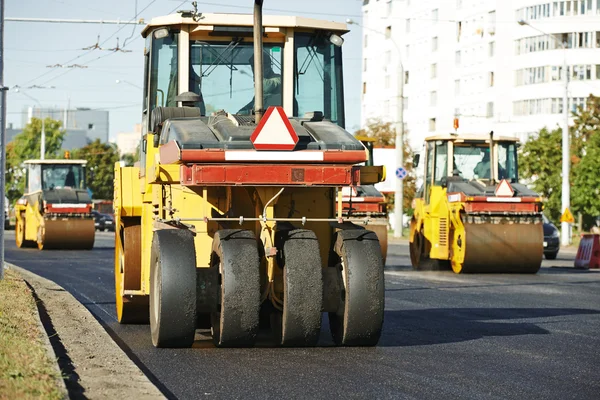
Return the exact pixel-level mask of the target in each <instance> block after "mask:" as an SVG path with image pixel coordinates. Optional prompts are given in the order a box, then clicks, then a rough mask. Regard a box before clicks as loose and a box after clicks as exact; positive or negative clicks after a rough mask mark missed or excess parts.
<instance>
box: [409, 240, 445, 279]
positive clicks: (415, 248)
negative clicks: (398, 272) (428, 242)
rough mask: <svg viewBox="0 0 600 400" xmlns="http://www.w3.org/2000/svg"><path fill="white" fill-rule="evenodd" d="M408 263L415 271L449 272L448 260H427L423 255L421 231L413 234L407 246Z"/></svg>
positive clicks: (426, 255) (423, 247) (427, 257)
mask: <svg viewBox="0 0 600 400" xmlns="http://www.w3.org/2000/svg"><path fill="white" fill-rule="evenodd" d="M409 251H410V261H411V264H412V267H413V269H414V270H415V271H449V270H451V267H450V262H449V261H448V260H438V259H435V258H429V254H425V236H424V235H423V231H420V232H418V233H415V236H414V239H413V241H412V242H410V244H409Z"/></svg>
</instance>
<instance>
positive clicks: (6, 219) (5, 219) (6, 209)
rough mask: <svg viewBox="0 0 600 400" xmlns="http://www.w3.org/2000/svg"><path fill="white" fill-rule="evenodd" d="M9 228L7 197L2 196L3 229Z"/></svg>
mask: <svg viewBox="0 0 600 400" xmlns="http://www.w3.org/2000/svg"><path fill="white" fill-rule="evenodd" d="M9 228H10V220H9V219H8V197H6V196H5V197H4V230H7V229H9Z"/></svg>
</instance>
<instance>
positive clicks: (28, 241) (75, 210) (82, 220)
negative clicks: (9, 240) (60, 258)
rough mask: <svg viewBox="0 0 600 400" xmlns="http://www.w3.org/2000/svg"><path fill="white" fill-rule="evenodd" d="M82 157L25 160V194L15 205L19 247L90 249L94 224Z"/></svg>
mask: <svg viewBox="0 0 600 400" xmlns="http://www.w3.org/2000/svg"><path fill="white" fill-rule="evenodd" d="M86 163H87V162H86V161H85V160H28V161H26V162H25V167H26V171H27V182H26V193H25V194H24V195H23V197H22V198H21V199H20V200H19V201H18V202H17V204H16V205H15V217H16V226H15V240H16V244H17V246H18V247H36V246H37V247H38V248H39V249H40V250H42V249H91V248H92V247H93V246H94V238H95V225H94V219H93V217H92V214H91V211H92V201H91V198H90V197H89V195H88V193H87V190H86V185H85V165H86Z"/></svg>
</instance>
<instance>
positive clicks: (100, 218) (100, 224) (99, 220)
mask: <svg viewBox="0 0 600 400" xmlns="http://www.w3.org/2000/svg"><path fill="white" fill-rule="evenodd" d="M92 215H93V216H94V225H95V226H96V230H98V231H103V230H104V229H105V219H104V215H103V214H100V213H99V212H98V211H96V210H92ZM113 226H114V224H113Z"/></svg>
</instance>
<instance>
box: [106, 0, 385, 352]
mask: <svg viewBox="0 0 600 400" xmlns="http://www.w3.org/2000/svg"><path fill="white" fill-rule="evenodd" d="M259 3H260V5H259ZM260 6H262V2H258V1H257V2H256V5H255V7H260ZM260 19H261V18H258V19H254V18H253V16H252V15H238V14H202V15H201V16H200V14H199V13H196V12H185V13H183V14H176V15H169V16H165V17H159V18H155V19H153V20H152V22H151V23H150V24H149V25H148V26H147V27H146V28H145V29H144V30H143V32H142V35H143V36H144V37H145V38H146V42H147V45H146V49H145V59H144V61H145V68H146V74H145V82H144V93H145V96H144V105H143V107H142V108H143V110H144V113H143V115H142V121H143V126H142V137H141V145H140V161H139V163H136V165H135V166H129V167H127V166H122V165H121V164H120V163H117V164H116V165H115V191H114V193H115V194H114V202H113V205H114V209H115V224H116V235H115V291H116V309H117V317H118V320H119V322H121V323H148V322H149V323H150V331H151V335H152V341H153V344H154V345H155V346H157V347H189V346H191V345H192V344H193V342H194V337H195V331H196V329H210V335H211V336H212V340H213V342H214V343H215V345H217V346H221V347H230V346H251V345H252V344H253V343H254V340H255V338H256V334H257V330H258V329H259V320H260V325H261V326H262V325H264V324H266V325H268V326H269V327H270V328H271V331H272V334H273V338H274V340H275V342H276V344H279V345H284V346H314V345H315V344H316V343H317V340H318V338H319V330H320V327H321V319H322V315H321V314H322V312H328V313H329V318H330V327H331V333H332V336H333V340H334V341H335V343H337V344H340V345H374V344H376V343H377V341H378V340H379V336H380V334H381V326H382V323H383V306H384V273H383V259H382V251H381V247H380V243H379V240H378V239H377V235H376V234H375V233H373V232H372V231H370V230H369V226H368V225H367V226H366V229H365V227H363V226H357V225H354V224H352V223H351V221H349V219H348V218H347V217H345V216H344V215H343V202H342V197H343V196H342V188H344V187H351V186H357V185H363V184H374V183H377V182H379V181H380V180H382V179H383V176H384V169H383V167H374V166H360V164H361V163H364V162H365V161H366V160H367V152H366V151H365V148H364V146H363V145H362V144H361V143H360V141H358V140H356V139H355V138H354V137H353V136H352V135H351V134H349V133H348V132H347V131H345V130H344V129H343V125H344V110H343V105H344V103H343V97H342V96H343V91H342V90H341V88H342V87H343V84H342V75H341V72H342V68H341V67H342V65H341V60H342V58H341V48H340V46H341V43H342V42H343V40H342V39H341V35H343V34H344V33H346V32H347V29H346V26H345V24H340V23H334V22H327V21H317V20H312V19H306V18H300V17H279V16H265V17H264V19H262V21H263V27H260V28H257V27H256V26H253V24H254V23H255V21H258V20H260ZM257 29H261V30H262V31H264V37H263V43H264V47H261V46H262V45H260V44H258V43H254V41H253V38H252V32H253V31H254V30H257ZM256 54H262V56H261V58H263V60H264V61H263V65H262V68H261V64H260V60H259V58H258V57H255V55H256ZM249 63H254V64H251V66H252V67H250V65H249ZM260 70H263V72H264V76H263V81H264V82H263V83H264V85H263V87H264V93H263V100H264V107H263V108H264V109H259V108H260V107H259V106H258V105H257V104H254V98H256V97H258V96H259V95H260V94H258V95H257V94H256V93H260V89H256V90H257V92H255V96H254V98H253V97H252V95H251V92H252V90H251V89H252V87H253V86H254V80H253V79H259V78H258V77H254V78H253V79H252V80H250V78H249V77H252V76H253V74H254V71H260ZM200 82H201V84H200ZM298 86H300V89H297V90H294V87H298ZM249 92H250V93H249ZM248 99H250V100H251V102H250V103H247V102H248ZM219 110H220V111H219ZM254 112H256V114H258V116H257V115H255V114H254ZM261 113H264V116H263V117H262V118H263V119H262V120H260V114H261ZM273 120H275V122H272V121H273ZM263 132H267V133H263ZM261 135H263V136H261ZM265 138H266V139H265ZM259 317H260V318H259ZM265 321H266V322H265Z"/></svg>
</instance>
